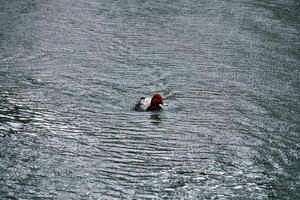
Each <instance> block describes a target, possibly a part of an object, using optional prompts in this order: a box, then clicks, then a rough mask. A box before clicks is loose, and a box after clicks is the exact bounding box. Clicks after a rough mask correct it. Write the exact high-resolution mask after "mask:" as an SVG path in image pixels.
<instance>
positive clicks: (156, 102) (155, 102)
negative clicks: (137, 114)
mask: <svg viewBox="0 0 300 200" xmlns="http://www.w3.org/2000/svg"><path fill="white" fill-rule="evenodd" d="M159 104H163V97H162V96H161V95H160V94H155V95H154V96H153V97H152V99H151V103H150V106H151V107H157V106H159Z"/></svg>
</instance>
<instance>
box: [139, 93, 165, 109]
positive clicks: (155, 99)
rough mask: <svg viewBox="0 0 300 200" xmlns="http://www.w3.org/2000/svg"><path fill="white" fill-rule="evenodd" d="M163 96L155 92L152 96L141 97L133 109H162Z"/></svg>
mask: <svg viewBox="0 0 300 200" xmlns="http://www.w3.org/2000/svg"><path fill="white" fill-rule="evenodd" d="M163 104H164V103H163V97H162V96H161V95H160V94H159V93H156V94H154V95H153V96H152V98H145V97H141V98H140V100H139V101H138V103H137V104H136V105H135V109H136V110H137V111H144V112H147V111H162V110H163V108H162V107H161V105H163Z"/></svg>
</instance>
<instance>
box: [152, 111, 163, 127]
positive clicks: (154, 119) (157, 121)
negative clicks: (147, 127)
mask: <svg viewBox="0 0 300 200" xmlns="http://www.w3.org/2000/svg"><path fill="white" fill-rule="evenodd" d="M161 114H162V113H160V112H156V113H151V115H150V118H151V123H152V124H155V125H159V124H160V123H161V120H162V117H161Z"/></svg>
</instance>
